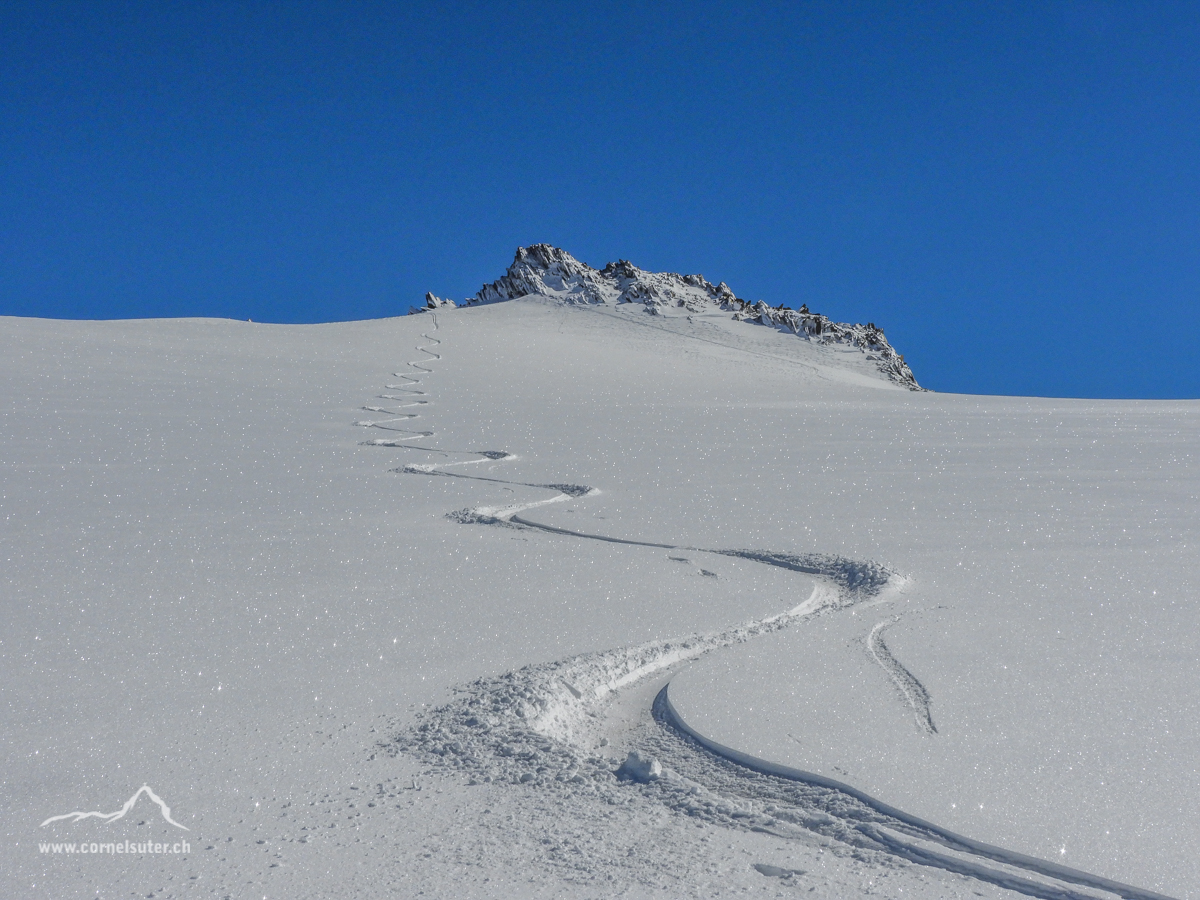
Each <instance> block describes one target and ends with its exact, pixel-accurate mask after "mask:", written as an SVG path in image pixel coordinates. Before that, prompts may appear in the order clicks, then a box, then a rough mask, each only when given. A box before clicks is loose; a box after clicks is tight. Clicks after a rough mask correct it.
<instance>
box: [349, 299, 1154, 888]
mask: <svg viewBox="0 0 1200 900" xmlns="http://www.w3.org/2000/svg"><path fill="white" fill-rule="evenodd" d="M430 318H431V319H432V321H433V326H434V327H433V330H434V331H435V332H436V331H437V330H438V328H439V325H438V320H437V315H436V314H435V313H430ZM422 337H423V338H425V339H426V340H428V341H431V342H433V343H434V344H440V343H441V341H440V340H439V339H438V338H435V337H433V336H432V335H430V334H427V333H422ZM417 350H418V351H420V352H422V353H425V354H427V356H428V357H429V359H426V360H422V361H416V362H409V363H408V365H409V366H410V367H411V368H413V369H414V370H416V371H418V372H420V373H422V375H421V376H412V375H407V374H404V373H401V372H397V373H395V374H396V377H398V378H402V379H404V380H405V381H406V382H407V383H406V384H394V385H393V384H389V385H387V388H388V390H399V391H404V392H405V393H406V394H407V395H408V396H396V395H381V396H380V399H385V400H401V401H403V400H408V401H409V402H408V403H406V404H404V405H403V406H399V407H394V408H388V407H380V406H367V407H363V409H364V410H365V411H368V412H374V413H382V414H384V415H386V416H387V418H385V419H376V420H362V421H359V422H356V423H355V424H357V425H360V426H363V427H369V428H379V429H382V430H386V431H393V432H400V433H403V434H407V435H409V436H410V437H408V438H396V439H376V440H371V441H366V442H364V443H366V444H367V445H370V446H376V447H393V448H400V449H411V450H419V451H423V452H428V453H438V454H442V455H445V456H473V457H477V458H476V459H465V460H459V461H451V462H446V463H442V464H439V465H429V464H409V465H405V466H402V467H400V468H397V469H393V470H392V471H394V472H397V473H401V474H409V475H426V476H434V477H445V478H465V479H470V480H474V481H481V482H487V483H493V484H505V485H519V486H523V487H530V488H541V489H545V490H550V491H553V492H554V496H552V497H550V498H546V499H542V500H536V501H528V502H525V503H516V504H509V505H506V506H476V507H471V508H468V509H462V510H456V511H454V512H451V513H448V514H447V515H448V518H450V519H452V520H454V521H457V522H462V523H464V524H480V525H491V526H500V527H507V528H519V529H524V530H530V531H540V532H544V533H547V534H556V535H563V536H568V537H575V538H580V539H585V540H595V541H604V542H608V543H614V544H624V545H629V546H637V547H650V548H656V549H665V550H686V551H688V552H696V553H710V554H715V555H721V556H730V557H737V558H741V559H746V560H751V561H754V562H759V563H762V564H764V565H770V566H775V567H779V568H784V569H788V570H791V571H795V572H800V573H803V574H807V575H812V576H815V577H817V578H818V579H820V582H819V583H818V585H817V587H816V588H815V589H814V590H813V592H812V595H811V596H810V597H809V598H808V599H807V600H805V601H804V602H803V603H801V604H799V605H798V606H796V607H794V608H793V609H791V610H788V611H786V612H783V613H778V614H776V615H773V616H768V617H766V618H764V619H760V620H755V621H751V622H746V623H743V624H741V625H738V626H735V627H733V628H731V629H728V630H726V631H722V632H717V633H712V634H707V635H690V636H686V637H683V638H679V639H675V640H667V641H650V642H648V643H645V644H639V645H636V646H633V647H621V648H616V649H613V650H608V651H604V652H600V653H589V654H583V655H580V656H575V657H570V658H568V659H564V660H560V661H557V662H553V663H541V664H534V665H530V666H526V667H524V668H522V669H519V670H517V671H514V672H507V673H505V674H503V675H501V676H498V677H495V678H481V679H477V680H476V681H474V682H472V683H471V684H469V685H465V686H462V687H460V688H458V689H457V691H456V693H457V695H458V696H457V697H456V699H455V700H453V701H451V702H450V703H447V704H445V705H443V706H441V707H437V708H435V709H433V710H430V711H428V712H427V713H425V714H423V716H422V717H421V720H420V721H419V723H418V724H417V726H416V727H413V728H410V729H407V730H405V731H402V732H400V733H398V734H397V735H396V736H395V738H394V739H393V740H392V741H389V742H384V744H383V745H382V746H383V747H384V749H386V750H388V751H390V752H400V751H403V750H407V751H409V752H412V753H415V754H417V755H419V756H420V757H422V758H424V759H426V760H427V761H429V762H432V763H434V764H438V765H442V766H447V767H450V768H453V769H457V770H461V771H463V772H464V773H465V774H467V775H468V776H469V777H470V778H471V781H472V783H475V782H476V781H478V780H482V781H486V782H492V781H497V780H500V781H511V782H513V783H520V784H539V785H543V786H547V787H550V786H555V787H559V788H577V789H581V790H596V791H599V792H601V793H604V792H606V791H611V790H622V789H623V788H622V787H620V786H618V784H619V783H618V782H617V781H616V780H614V765H613V763H614V760H613V759H610V758H607V757H605V756H603V755H599V754H598V752H597V750H596V748H597V747H603V746H604V745H605V744H606V743H607V741H606V740H604V739H598V738H599V736H600V735H601V733H602V732H603V730H604V720H605V716H604V715H603V713H604V711H605V709H606V708H608V707H609V706H610V705H611V704H613V703H614V702H616V700H617V697H618V692H619V691H621V690H622V689H623V688H631V687H633V686H634V685H636V684H639V683H644V682H646V681H647V680H653V676H658V680H659V681H662V682H663V683H662V686H661V689H659V690H658V691H657V693H656V694H655V695H654V699H653V703H652V705H651V709H650V715H651V718H652V721H653V723H655V726H656V727H655V728H653V729H649V730H646V729H643V730H642V732H641V733H640V734H638V735H637V736H636V737H635V738H634V740H633V744H634V746H633V747H632V748H631V749H632V750H633V751H634V753H637V754H639V755H640V756H641V757H642V758H645V759H651V758H653V759H655V760H657V761H658V763H659V765H660V766H661V767H662V768H661V774H654V775H650V776H647V777H637V776H635V777H634V779H633V780H635V781H639V782H641V783H642V786H643V789H644V790H645V791H646V792H647V794H649V795H654V796H656V798H657V799H658V800H659V801H660V802H663V803H665V804H667V805H668V806H669V807H671V808H672V809H674V810H676V811H678V812H681V813H684V814H686V815H691V816H695V817H697V818H700V819H704V820H708V821H712V822H714V823H719V824H722V825H725V826H728V827H734V828H749V829H752V830H757V831H764V832H767V833H770V834H773V835H776V836H777V837H781V838H785V839H786V838H793V837H796V836H798V834H799V833H800V832H804V833H813V832H815V833H817V834H820V835H823V836H825V837H827V838H830V839H833V840H836V841H839V842H841V843H843V844H848V845H850V846H853V847H855V848H856V849H857V851H858V852H860V853H866V854H868V855H870V854H882V855H884V856H886V857H890V858H893V859H902V860H905V861H907V862H910V863H914V864H919V865H923V866H930V867H933V868H938V869H943V870H946V871H949V872H954V873H957V874H959V875H962V876H965V877H968V878H971V879H975V880H977V881H980V882H986V883H989V884H993V885H996V886H998V887H1002V888H1005V889H1008V890H1012V891H1015V892H1017V893H1021V894H1024V895H1027V896H1030V897H1037V898H1042V900H1100V898H1105V897H1113V896H1116V897H1121V898H1126V900H1172V898H1170V897H1167V896H1166V895H1164V894H1159V893H1156V892H1154V891H1148V890H1144V889H1141V888H1136V887H1133V886H1131V885H1125V884H1121V883H1120V882H1116V881H1113V880H1111V879H1107V878H1104V877H1102V876H1098V875H1092V874H1090V873H1087V872H1082V871H1079V870H1076V869H1072V868H1069V867H1067V866H1062V865H1059V864H1057V863H1053V862H1050V861H1047V860H1043V859H1038V858H1036V857H1031V856H1027V855H1024V854H1021V853H1017V852H1015V851H1011V850H1005V849H1004V848H1001V847H994V846H992V845H989V844H985V843H982V842H980V841H975V840H973V839H971V838H967V837H964V836H962V835H959V834H956V833H954V832H951V831H948V830H947V829H944V828H941V827H940V826H937V825H934V824H932V823H930V822H926V821H925V820H923V819H920V818H918V817H916V816H913V815H911V814H909V813H906V812H903V811H902V810H899V809H896V808H895V807H893V806H890V805H889V804H886V803H884V802H882V801H880V800H877V799H875V798H874V797H871V796H870V795H868V794H866V793H864V792H863V791H860V790H858V789H857V788H854V787H852V786H850V785H848V784H844V783H842V782H839V781H836V780H834V779H831V778H826V777H825V776H822V775H817V774H815V773H811V772H805V771H802V770H799V769H793V768H791V767H788V766H782V765H779V764H776V763H772V762H769V761H767V760H762V759H758V758H756V757H753V756H750V755H749V754H746V753H743V752H741V751H739V750H735V749H732V748H730V747H725V746H723V745H721V744H719V743H717V742H716V741H713V740H711V739H710V738H707V737H705V736H704V735H702V734H700V733H699V732H698V731H696V730H695V729H694V728H692V727H691V726H690V725H688V723H687V722H686V721H685V720H684V719H683V718H682V716H680V715H679V712H678V711H677V710H676V709H675V707H674V706H673V705H672V703H671V700H670V694H669V679H668V680H665V681H664V680H663V679H664V676H665V675H666V674H667V673H669V672H670V671H671V670H673V669H676V668H678V667H679V666H681V665H682V664H684V663H686V662H689V661H692V660H695V659H697V658H699V657H700V656H703V655H705V654H707V653H710V652H712V651H714V650H717V649H720V648H722V647H727V646H731V645H733V644H737V643H742V642H744V641H747V640H751V639H752V638H755V637H758V636H760V635H763V634H768V633H771V632H774V631H778V630H780V629H783V628H787V627H789V626H791V625H793V624H795V623H796V622H798V621H800V620H801V619H804V618H807V617H808V616H811V615H816V614H819V613H822V612H824V611H827V610H836V609H842V608H846V607H849V606H852V605H855V604H857V603H861V602H863V601H868V600H875V601H880V600H883V599H886V598H885V596H884V595H885V592H890V591H891V590H892V589H894V588H896V587H898V586H899V585H900V584H902V583H903V582H904V579H903V578H902V577H901V576H899V575H897V574H896V573H894V572H892V571H890V570H888V569H887V568H886V567H884V566H882V565H880V564H878V563H875V562H871V561H855V560H848V559H845V558H843V557H839V556H835V555H830V554H820V553H808V554H797V553H780V552H770V551H761V550H744V549H742V550H738V549H712V548H702V547H690V546H685V545H679V544H670V543H660V542H654V541H642V540H634V539H630V538H621V537H613V536H609V535H601V534H592V533H588V532H582V531H574V530H571V529H566V528H559V527H556V526H552V525H546V524H543V523H540V522H536V521H533V520H530V519H527V518H525V517H523V516H521V515H520V514H521V513H523V512H525V511H527V510H529V509H533V508H536V507H539V506H544V505H547V504H550V503H558V502H562V501H564V500H568V499H572V498H578V497H585V496H589V495H592V494H595V493H598V491H597V490H596V489H595V488H592V487H588V486H586V485H575V484H539V483H529V482H516V481H507V480H504V479H500V478H493V477H488V476H482V475H469V474H465V473H462V472H450V471H447V469H448V468H449V467H451V466H455V467H461V466H467V465H477V464H483V463H489V462H502V461H506V460H512V459H516V456H514V455H513V454H511V453H508V452H507V451H497V450H446V449H443V448H439V447H428V446H423V445H420V444H417V443H414V439H417V438H428V437H432V436H433V432H432V431H421V430H416V429H409V428H404V427H401V426H400V424H399V421H402V420H403V421H406V420H411V419H416V418H418V417H419V414H418V413H409V412H403V410H405V409H409V408H412V407H416V406H424V405H427V404H428V403H429V401H428V400H418V399H416V398H417V397H419V396H424V391H421V390H419V389H418V388H417V387H416V385H418V384H420V383H421V378H422V377H423V376H424V375H429V374H432V372H433V370H432V369H430V368H429V367H428V366H427V365H425V364H424V363H429V362H434V361H437V360H440V359H441V355H440V354H438V353H435V352H434V351H433V350H430V349H429V348H428V347H427V346H419V347H417ZM672 558H677V557H672ZM888 624H889V621H888V620H885V621H883V622H880V623H878V624H877V625H876V626H875V627H874V628H873V629H872V631H871V633H870V635H869V637H868V639H867V647H868V650H869V651H870V653H871V655H872V656H873V657H874V659H875V661H876V662H878V663H879V665H880V666H881V667H882V668H883V669H884V670H885V671H886V672H887V673H888V675H889V677H890V678H891V679H892V681H893V682H894V683H895V685H896V687H897V688H898V689H899V691H900V692H901V694H902V695H903V696H904V698H905V700H906V702H907V704H908V705H909V706H910V708H912V710H913V712H914V714H915V716H916V720H917V724H918V726H919V727H920V728H921V729H922V730H923V731H925V732H926V733H928V734H930V735H934V734H936V733H937V728H936V727H935V725H934V723H933V718H932V715H931V712H930V697H929V693H928V691H926V689H925V687H924V685H922V684H921V682H920V681H919V680H918V679H917V678H916V677H915V676H914V675H913V674H912V673H911V672H909V671H908V669H906V668H905V667H904V666H903V665H902V664H901V663H900V662H899V661H898V660H896V658H895V656H893V655H892V653H891V651H890V650H889V649H888V647H887V644H886V643H885V642H884V640H883V631H884V629H885V628H886V626H887V625H888ZM643 713H644V710H643ZM628 771H629V770H628V769H626V768H625V767H621V768H619V769H617V770H616V773H615V774H616V776H617V778H624V779H625V780H629V779H628V777H627V773H628ZM656 772H657V770H656ZM767 868H769V869H771V868H773V867H770V866H768V867H767ZM760 871H761V869H760Z"/></svg>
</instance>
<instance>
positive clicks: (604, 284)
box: [413, 244, 923, 391]
mask: <svg viewBox="0 0 1200 900" xmlns="http://www.w3.org/2000/svg"><path fill="white" fill-rule="evenodd" d="M530 296H534V297H550V298H554V299H556V300H559V301H561V302H564V303H569V304H575V305H602V304H610V305H619V304H623V303H640V304H642V306H643V307H644V308H645V310H646V312H647V313H649V314H651V315H662V314H663V313H664V312H666V311H667V310H683V311H685V312H687V313H691V314H696V313H705V312H709V313H711V312H715V311H723V312H731V313H733V318H734V319H736V320H738V321H744V322H755V323H758V324H760V325H769V326H773V327H775V328H779V329H781V330H784V331H788V332H791V333H792V334H794V335H796V336H797V337H801V338H804V339H805V340H808V341H812V342H814V343H817V344H821V345H829V344H844V345H848V346H850V347H854V348H856V349H858V350H860V351H862V352H863V353H864V354H865V355H866V357H867V359H869V360H871V361H872V362H874V363H875V364H876V367H877V368H878V369H879V371H880V372H881V373H882V374H883V375H884V376H886V377H887V378H888V379H889V380H891V381H893V382H895V383H897V384H900V385H903V386H904V387H907V388H909V389H910V390H915V391H916V390H923V389H922V388H921V386H920V385H918V384H917V379H916V376H914V375H913V372H912V369H910V368H909V366H908V364H907V363H906V362H905V361H904V357H903V356H902V355H901V354H899V353H897V352H896V350H895V349H894V348H893V347H892V345H891V344H889V343H888V341H887V338H886V337H885V336H884V334H883V331H882V329H880V328H878V327H876V326H875V324H874V323H873V322H868V323H867V324H865V325H862V324H850V323H848V322H834V321H832V320H831V319H829V318H828V317H826V316H823V315H821V314H820V313H814V312H810V311H809V309H808V305H807V304H803V305H801V306H800V308H799V309H791V308H789V307H787V306H783V305H780V306H770V305H769V304H767V303H766V302H764V301H761V300H760V301H758V302H751V301H749V300H743V299H740V298H739V297H737V296H736V295H735V294H734V293H733V291H732V290H730V288H729V285H727V284H725V282H723V281H722V282H721V283H720V284H717V285H713V284H712V283H711V282H709V281H708V280H706V279H705V278H704V276H703V275H679V274H677V273H675V272H646V271H644V270H642V269H639V268H638V267H637V266H635V265H634V264H633V263H631V262H629V261H628V260H623V259H622V260H618V261H617V262H610V263H609V264H608V265H606V266H605V267H604V268H603V269H593V268H592V267H591V266H589V265H587V264H586V263H582V262H580V261H579V260H577V259H575V257H573V256H572V255H571V254H570V253H567V252H566V251H565V250H560V249H559V248H557V247H552V246H550V245H549V244H534V245H533V246H532V247H518V248H517V254H516V257H515V258H514V259H513V262H512V265H510V266H509V267H508V272H507V273H506V274H505V275H504V276H503V277H501V278H499V279H497V280H496V281H493V282H492V283H491V284H485V285H484V286H483V287H482V288H480V289H479V291H478V292H477V293H476V294H475V296H473V297H468V298H467V299H465V300H463V301H462V303H461V304H458V303H455V302H454V301H453V300H447V299H442V298H439V297H437V296H435V295H434V294H432V293H429V294H426V295H425V306H424V307H422V308H420V309H414V310H413V312H426V311H427V310H433V309H441V308H443V307H446V308H454V307H457V306H460V305H462V306H474V305H478V304H481V303H499V302H502V301H504V300H516V299H517V298H519V297H530Z"/></svg>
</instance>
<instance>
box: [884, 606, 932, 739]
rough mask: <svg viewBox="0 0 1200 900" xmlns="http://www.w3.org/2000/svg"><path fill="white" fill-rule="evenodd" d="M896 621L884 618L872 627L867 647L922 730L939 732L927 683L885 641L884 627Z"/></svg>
mask: <svg viewBox="0 0 1200 900" xmlns="http://www.w3.org/2000/svg"><path fill="white" fill-rule="evenodd" d="M895 621H896V620H895V619H884V620H883V621H882V622H879V623H878V624H877V625H876V626H875V627H874V628H872V629H871V634H870V635H869V636H868V637H867V649H869V650H870V651H871V656H872V658H873V659H874V660H875V662H877V663H879V665H880V666H882V667H883V670H884V671H885V672H887V673H888V677H889V678H891V679H892V682H893V683H894V684H895V685H896V687H897V688H899V689H900V693H901V694H903V695H904V701H905V702H906V703H907V704H908V705H909V707H910V708H911V709H912V711H913V714H914V715H915V716H916V717H917V725H919V726H920V728H921V730H922V731H924V732H925V733H926V734H937V726H936V725H934V724H933V713H932V712H931V711H930V709H929V706H930V703H931V702H932V701H931V699H930V697H929V691H927V690H925V685H923V684H921V682H920V680H918V678H917V676H915V675H914V674H913V673H912V672H910V671H908V669H906V668H904V666H903V665H902V664H901V663H900V661H899V660H898V659H896V657H895V656H893V655H892V651H891V650H889V649H888V645H887V644H885V643H884V641H883V632H884V629H886V628H887V626H888V625H892V624H894V623H895Z"/></svg>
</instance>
